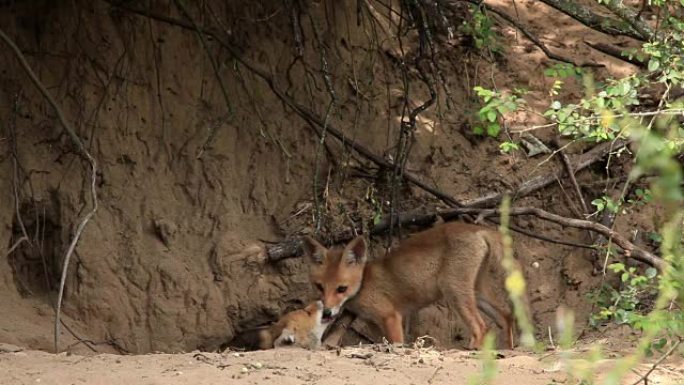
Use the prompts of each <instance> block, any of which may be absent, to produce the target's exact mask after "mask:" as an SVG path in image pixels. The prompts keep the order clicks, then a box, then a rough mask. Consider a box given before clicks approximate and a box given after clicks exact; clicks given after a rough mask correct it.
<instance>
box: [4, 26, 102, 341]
mask: <svg viewBox="0 0 684 385" xmlns="http://www.w3.org/2000/svg"><path fill="white" fill-rule="evenodd" d="M0 39H2V40H3V41H4V42H5V43H6V44H7V45H8V46H9V47H10V48H11V50H12V52H13V53H14V55H15V57H16V58H17V60H18V61H19V64H21V66H22V68H23V69H24V71H26V74H27V75H28V76H29V78H30V79H31V81H32V82H33V84H34V85H35V86H36V88H38V90H39V91H40V93H41V94H42V95H43V97H45V99H46V100H47V101H48V103H49V104H50V105H51V106H52V108H53V109H54V111H55V113H56V114H57V118H58V119H59V121H60V123H61V124H62V127H64V129H65V130H66V132H67V133H68V134H69V136H70V137H71V141H72V142H73V144H74V145H75V146H76V148H77V149H78V151H79V152H80V153H81V155H83V156H84V157H85V158H86V160H87V161H88V163H90V167H91V170H90V176H91V179H90V195H91V200H92V205H93V208H92V209H91V211H89V212H88V213H87V214H86V215H85V216H84V217H83V219H82V220H81V222H80V223H79V225H78V227H77V228H76V233H75V234H74V237H73V238H72V240H71V243H70V244H69V247H68V249H67V251H66V254H65V255H64V266H63V267H62V278H61V280H60V283H59V294H58V295H57V311H56V313H55V352H57V351H58V347H59V326H60V324H61V323H60V319H59V317H60V314H61V311H62V297H63V295H64V283H65V282H66V277H67V271H68V269H69V261H70V260H71V255H72V254H73V252H74V249H75V248H76V244H77V243H78V240H79V239H80V238H81V234H82V233H83V230H84V229H85V227H86V225H87V224H88V221H90V218H92V217H93V215H95V212H96V211H97V206H98V203H97V191H96V188H95V184H96V182H97V162H96V161H95V158H93V156H92V155H90V152H89V151H88V150H87V149H86V147H85V146H84V145H83V142H82V141H81V138H79V136H78V135H77V134H76V131H75V130H74V129H73V127H71V124H70V123H69V122H67V120H66V118H65V117H64V114H63V113H62V110H61V108H59V106H58V105H57V102H55V99H54V98H53V97H52V95H50V93H49V92H48V90H47V89H46V88H45V86H44V85H43V83H42V82H41V81H40V79H38V76H36V74H35V73H34V72H33V70H32V69H31V66H30V65H29V64H28V62H27V61H26V58H25V57H24V54H23V53H22V52H21V50H20V49H19V47H17V45H16V44H14V41H12V39H10V38H9V36H7V35H6V34H5V32H4V31H3V30H2V29H0Z"/></svg>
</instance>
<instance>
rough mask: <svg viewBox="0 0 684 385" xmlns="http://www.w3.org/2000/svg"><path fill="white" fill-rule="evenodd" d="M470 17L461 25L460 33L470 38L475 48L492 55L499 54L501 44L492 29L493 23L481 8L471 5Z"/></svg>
mask: <svg viewBox="0 0 684 385" xmlns="http://www.w3.org/2000/svg"><path fill="white" fill-rule="evenodd" d="M471 13H472V16H471V18H470V20H466V21H464V22H463V24H462V25H461V28H460V30H461V32H463V33H464V34H465V35H467V36H470V37H471V38H472V40H473V44H474V45H475V48H476V49H478V50H487V51H489V52H491V53H493V54H495V53H500V52H501V43H500V42H499V37H498V36H497V34H496V32H495V31H494V30H493V29H492V27H493V26H494V22H493V21H492V19H491V18H490V17H489V16H488V15H487V14H486V13H485V12H484V9H483V8H480V7H478V6H475V5H473V6H472V7H471Z"/></svg>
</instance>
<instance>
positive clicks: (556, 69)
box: [544, 63, 583, 79]
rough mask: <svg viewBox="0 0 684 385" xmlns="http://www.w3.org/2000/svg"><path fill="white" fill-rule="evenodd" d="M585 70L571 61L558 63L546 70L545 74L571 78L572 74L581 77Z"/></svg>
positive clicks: (552, 76)
mask: <svg viewBox="0 0 684 385" xmlns="http://www.w3.org/2000/svg"><path fill="white" fill-rule="evenodd" d="M582 73H583V71H582V68H580V67H575V66H574V65H572V64H570V63H556V64H554V65H552V66H551V67H548V68H546V69H545V70H544V76H547V77H550V78H561V79H565V78H569V77H571V76H574V77H578V78H579V77H580V76H581V75H582Z"/></svg>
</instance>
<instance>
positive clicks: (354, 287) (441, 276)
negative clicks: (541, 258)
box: [303, 222, 515, 349]
mask: <svg viewBox="0 0 684 385" xmlns="http://www.w3.org/2000/svg"><path fill="white" fill-rule="evenodd" d="M303 243H304V251H305V255H306V257H307V260H308V264H309V273H310V279H311V282H312V283H313V285H314V287H315V288H316V289H317V290H318V292H319V293H320V299H321V300H322V302H323V305H324V310H323V320H324V321H326V322H329V321H330V320H331V319H333V318H334V317H335V316H337V315H338V314H339V312H340V310H341V309H342V307H343V306H345V308H347V309H349V310H350V311H351V312H352V313H354V314H356V315H357V316H358V317H360V318H362V319H366V320H368V321H371V322H373V323H375V324H377V325H378V326H379V327H380V328H381V329H382V330H383V332H384V334H385V337H386V338H387V339H388V340H389V341H390V342H396V343H402V342H404V332H403V329H402V319H403V317H405V316H407V315H408V314H409V313H411V312H414V311H417V310H419V309H421V308H423V307H425V306H428V305H430V304H432V303H434V302H435V301H437V300H439V299H442V298H443V299H444V300H446V303H447V305H448V307H449V309H450V310H452V311H453V310H455V311H456V312H458V314H459V315H460V316H461V318H462V319H463V321H464V322H465V323H466V324H467V325H468V327H469V329H470V333H471V338H470V343H469V345H468V347H469V348H470V349H478V348H480V347H481V345H482V342H483V339H484V336H485V334H486V332H487V325H486V324H485V322H484V320H483V318H482V316H481V314H480V310H481V311H482V312H483V313H485V314H486V315H487V316H489V317H490V318H492V319H493V320H494V321H495V322H496V324H497V325H498V326H499V327H500V328H501V329H503V332H504V336H505V338H504V339H505V343H506V346H507V347H509V348H511V349H512V348H513V329H514V327H515V322H514V318H513V314H512V307H511V306H510V302H509V301H508V297H507V296H505V297H503V296H502V295H501V294H497V293H500V292H501V290H496V289H503V287H504V280H505V271H504V269H503V267H502V266H501V258H502V252H503V251H502V250H503V246H502V241H501V237H500V234H499V233H498V231H495V230H492V229H489V228H487V227H483V226H478V225H471V224H465V223H458V222H449V223H438V224H436V225H435V226H433V227H432V228H430V229H428V230H425V231H422V232H420V233H416V234H414V235H412V236H410V237H408V238H406V239H404V240H402V241H401V242H400V244H399V246H398V247H397V248H395V249H393V250H392V251H390V252H389V253H387V254H386V255H385V256H384V258H380V259H377V260H374V261H372V262H367V258H366V254H367V246H366V242H365V240H364V239H363V238H362V237H357V238H356V239H354V240H352V241H351V242H349V243H348V244H347V245H346V246H345V247H344V248H342V249H327V248H325V247H324V246H322V245H321V244H320V243H318V242H317V241H316V240H314V239H313V238H311V237H305V238H304V239H303ZM478 309H479V310H478Z"/></svg>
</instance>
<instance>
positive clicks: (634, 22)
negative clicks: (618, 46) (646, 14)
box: [602, 0, 654, 40]
mask: <svg viewBox="0 0 684 385" xmlns="http://www.w3.org/2000/svg"><path fill="white" fill-rule="evenodd" d="M602 5H603V6H604V7H606V8H607V9H609V10H610V11H611V12H613V13H614V14H616V15H617V16H619V17H620V18H621V19H622V20H624V21H625V22H626V23H629V25H630V26H631V27H632V28H633V29H634V30H635V31H637V32H638V33H639V35H641V36H642V37H643V39H641V40H650V39H651V38H652V37H654V32H653V29H651V27H650V26H649V25H648V24H646V22H644V20H643V19H642V18H641V16H640V15H639V13H638V12H637V11H635V10H634V9H632V7H629V6H627V5H624V4H623V2H622V0H607V1H603V2H602Z"/></svg>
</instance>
